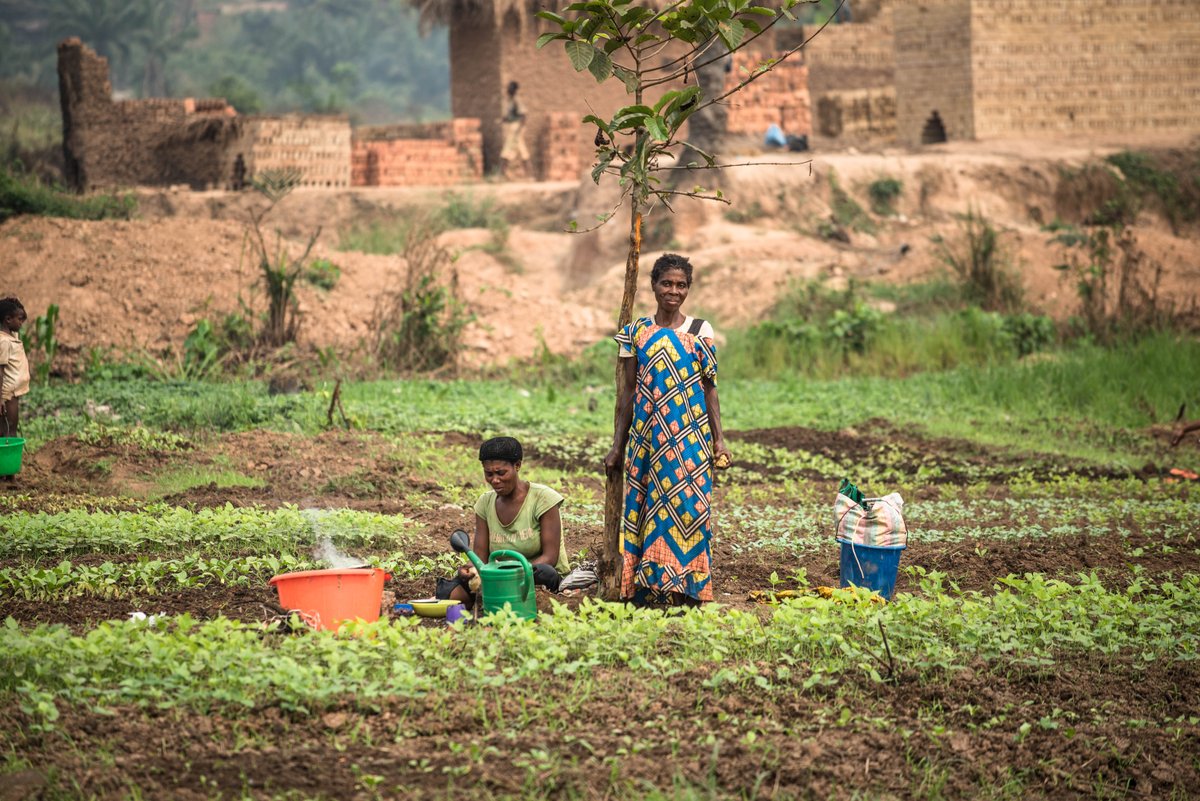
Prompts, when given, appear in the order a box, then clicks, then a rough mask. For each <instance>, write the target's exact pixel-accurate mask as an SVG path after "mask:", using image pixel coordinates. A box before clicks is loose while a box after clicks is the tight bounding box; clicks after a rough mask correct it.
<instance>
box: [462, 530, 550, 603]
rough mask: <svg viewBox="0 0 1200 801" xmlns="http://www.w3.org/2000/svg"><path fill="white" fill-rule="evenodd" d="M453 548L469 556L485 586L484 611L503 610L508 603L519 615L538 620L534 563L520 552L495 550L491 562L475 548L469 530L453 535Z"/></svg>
mask: <svg viewBox="0 0 1200 801" xmlns="http://www.w3.org/2000/svg"><path fill="white" fill-rule="evenodd" d="M450 547H451V548H453V549H454V550H456V551H458V552H459V553H463V554H466V555H467V558H468V559H470V560H471V563H472V564H473V565H475V569H476V570H478V571H479V580H480V582H481V583H482V585H483V613H484V614H485V615H489V614H492V613H493V612H499V611H500V610H501V609H503V608H504V607H505V606H507V607H509V608H510V609H512V611H513V612H514V613H515V614H516V615H517V617H520V618H524V619H525V620H536V619H537V603H536V597H535V595H534V590H533V566H532V565H531V564H529V560H528V559H526V558H525V557H524V556H522V555H521V554H519V553H517V552H516V551H492V557H491V561H489V562H488V563H487V564H484V563H483V560H482V559H480V558H479V556H477V555H476V553H475V552H474V551H472V550H471V540H470V538H469V537H468V536H467V532H465V531H456V532H454V533H453V534H451V535H450Z"/></svg>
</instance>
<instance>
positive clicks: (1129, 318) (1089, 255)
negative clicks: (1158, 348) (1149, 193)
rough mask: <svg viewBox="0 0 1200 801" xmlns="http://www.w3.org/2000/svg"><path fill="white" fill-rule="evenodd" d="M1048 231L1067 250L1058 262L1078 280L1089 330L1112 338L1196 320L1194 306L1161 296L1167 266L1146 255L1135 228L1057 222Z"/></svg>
mask: <svg viewBox="0 0 1200 801" xmlns="http://www.w3.org/2000/svg"><path fill="white" fill-rule="evenodd" d="M1049 230H1050V231H1051V232H1053V233H1054V236H1053V237H1052V238H1051V240H1050V241H1051V242H1053V243H1056V244H1058V245H1061V246H1063V248H1064V249H1065V253H1066V257H1067V260H1066V261H1065V262H1064V263H1062V264H1059V265H1057V266H1058V268H1059V269H1060V270H1063V271H1064V272H1066V273H1067V274H1068V275H1070V276H1071V277H1073V278H1074V279H1075V291H1076V294H1077V295H1078V296H1079V309H1080V315H1081V317H1080V323H1081V324H1082V326H1083V328H1084V331H1085V333H1087V334H1089V335H1091V336H1094V337H1096V338H1097V339H1098V340H1100V341H1101V342H1108V341H1111V340H1113V339H1114V338H1116V337H1118V336H1129V335H1141V334H1146V333H1151V332H1155V331H1163V330H1168V329H1170V328H1172V327H1175V326H1177V325H1182V324H1185V323H1186V322H1187V320H1188V319H1189V318H1192V319H1193V320H1194V318H1195V316H1196V310H1195V308H1194V307H1192V308H1189V309H1178V308H1176V307H1175V305H1174V304H1172V303H1170V302H1169V301H1166V300H1164V299H1162V298H1160V297H1159V294H1158V290H1159V283H1160V281H1161V279H1162V272H1163V266H1162V264H1160V263H1158V262H1154V261H1151V260H1150V259H1148V258H1147V256H1146V254H1145V253H1144V252H1143V251H1142V250H1141V249H1140V248H1139V247H1138V244H1137V237H1136V236H1135V235H1134V233H1133V231H1132V229H1129V228H1124V229H1120V230H1118V229H1116V228H1107V227H1093V228H1082V229H1081V228H1077V227H1075V226H1069V225H1061V224H1056V225H1053V226H1050V228H1049Z"/></svg>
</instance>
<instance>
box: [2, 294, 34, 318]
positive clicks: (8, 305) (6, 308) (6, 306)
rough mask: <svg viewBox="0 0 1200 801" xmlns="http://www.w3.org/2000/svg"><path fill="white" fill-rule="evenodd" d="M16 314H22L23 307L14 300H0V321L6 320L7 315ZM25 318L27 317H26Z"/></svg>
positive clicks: (19, 302)
mask: <svg viewBox="0 0 1200 801" xmlns="http://www.w3.org/2000/svg"><path fill="white" fill-rule="evenodd" d="M17 312H21V313H24V312H25V307H24V306H22V305H21V301H19V300H17V299H16V298H0V320H7V319H8V318H9V315H12V314H16V313H17ZM26 316H27V317H28V316H29V315H26Z"/></svg>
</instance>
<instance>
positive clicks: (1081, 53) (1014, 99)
mask: <svg viewBox="0 0 1200 801" xmlns="http://www.w3.org/2000/svg"><path fill="white" fill-rule="evenodd" d="M894 14H895V49H896V105H897V128H898V138H899V139H900V141H901V142H903V143H906V144H918V143H920V142H921V141H922V139H923V137H924V138H925V139H928V138H929V136H930V134H932V133H933V128H935V127H936V126H933V125H931V124H930V122H931V118H932V114H933V112H934V111H937V112H938V116H939V118H940V120H941V125H942V128H943V129H944V132H945V135H946V137H947V138H949V139H973V138H978V139H991V138H1000V137H1014V136H1043V135H1069V134H1071V133H1088V134H1097V133H1116V132H1122V133H1125V132H1151V131H1189V130H1192V131H1197V130H1200V2H1196V0H913V1H912V2H906V3H902V4H899V5H897V6H896V7H895V11H894Z"/></svg>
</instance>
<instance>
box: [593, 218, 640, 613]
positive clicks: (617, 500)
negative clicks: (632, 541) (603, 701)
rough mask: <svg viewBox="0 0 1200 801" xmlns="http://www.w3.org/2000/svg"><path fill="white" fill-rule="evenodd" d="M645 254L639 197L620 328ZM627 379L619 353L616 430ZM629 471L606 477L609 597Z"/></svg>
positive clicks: (603, 589)
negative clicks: (639, 259) (624, 490)
mask: <svg viewBox="0 0 1200 801" xmlns="http://www.w3.org/2000/svg"><path fill="white" fill-rule="evenodd" d="M641 254H642V212H641V208H640V207H639V205H638V203H637V201H636V200H635V201H634V203H633V208H632V209H631V211H630V214H629V256H628V257H627V258H626V260H625V293H624V295H622V297H621V313H620V315H619V316H618V317H617V328H623V327H625V326H627V325H629V322H630V320H632V319H633V300H634V297H636V295H637V279H638V258H639V257H640V256H641ZM624 381H625V366H624V364H622V360H621V358H620V357H619V356H618V357H617V370H616V388H617V399H616V403H615V405H614V409H613V433H614V435H615V433H616V428H617V417H618V416H619V415H620V413H621V385H622V383H624ZM624 479H625V471H624V470H617V471H615V472H613V473H611V474H609V475H608V476H606V477H605V482H604V554H603V556H601V558H600V581H601V584H600V597H601V598H604V599H605V600H606V601H616V600H620V595H621V570H622V555H621V518H622V511H623V508H622V507H623V503H622V501H623V498H622V495H623V494H624V493H623V492H622V490H623V489H624V484H625V481H624Z"/></svg>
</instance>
